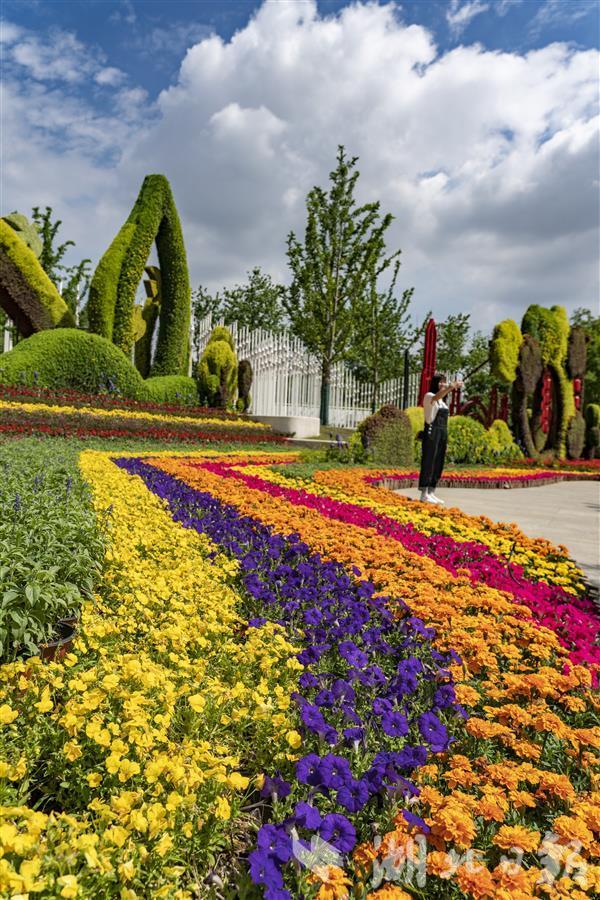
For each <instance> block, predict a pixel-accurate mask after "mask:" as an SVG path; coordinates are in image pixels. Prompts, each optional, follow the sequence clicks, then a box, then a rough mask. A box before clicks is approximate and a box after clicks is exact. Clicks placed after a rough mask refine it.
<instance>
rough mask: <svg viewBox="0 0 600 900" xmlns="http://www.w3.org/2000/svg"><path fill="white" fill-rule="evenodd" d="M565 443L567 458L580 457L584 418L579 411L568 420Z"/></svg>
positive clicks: (582, 443)
mask: <svg viewBox="0 0 600 900" xmlns="http://www.w3.org/2000/svg"><path fill="white" fill-rule="evenodd" d="M566 443H567V455H568V457H569V459H580V458H581V455H582V453H583V448H584V446H585V419H584V418H583V416H582V415H581V413H580V412H578V413H577V414H576V415H574V416H573V417H572V418H571V420H570V421H569V425H568V427H567V438H566Z"/></svg>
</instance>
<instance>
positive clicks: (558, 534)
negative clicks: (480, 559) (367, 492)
mask: <svg viewBox="0 0 600 900" xmlns="http://www.w3.org/2000/svg"><path fill="white" fill-rule="evenodd" d="M396 493H398V494H404V496H406V497H411V498H412V499H416V498H418V497H419V490H418V489H417V488H403V489H401V490H398V491H397V492H396ZM436 493H437V495H438V496H439V497H440V498H442V499H443V500H445V501H446V507H447V508H450V507H452V506H458V507H459V509H461V510H462V511H463V512H465V513H468V514H470V515H477V516H488V518H490V519H493V520H494V521H495V522H515V523H516V524H517V525H518V527H519V528H520V529H521V531H523V532H524V533H525V534H527V535H529V537H544V538H546V539H547V540H549V541H551V542H552V543H553V544H564V545H565V547H567V548H568V550H569V554H570V556H571V557H572V558H573V559H574V560H576V562H577V563H578V564H579V565H580V566H581V568H582V570H583V572H584V575H585V576H586V579H587V581H588V583H589V584H590V585H591V587H592V588H595V589H596V591H598V590H599V589H600V481H572V482H564V481H563V482H561V483H559V484H548V485H544V486H542V487H530V488H512V489H510V488H509V489H501V488H500V489H498V490H488V489H480V488H439V490H438V491H437V492H436Z"/></svg>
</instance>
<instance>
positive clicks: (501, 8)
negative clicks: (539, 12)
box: [493, 0, 523, 16]
mask: <svg viewBox="0 0 600 900" xmlns="http://www.w3.org/2000/svg"><path fill="white" fill-rule="evenodd" d="M521 3H523V0H494V3H493V9H494V12H495V13H496V15H498V16H505V15H506V14H507V12H509V10H510V9H511V8H512V7H513V6H520V5H521Z"/></svg>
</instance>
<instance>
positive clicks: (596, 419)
mask: <svg viewBox="0 0 600 900" xmlns="http://www.w3.org/2000/svg"><path fill="white" fill-rule="evenodd" d="M585 423H586V425H587V426H588V428H598V427H600V403H588V405H587V406H586V408H585Z"/></svg>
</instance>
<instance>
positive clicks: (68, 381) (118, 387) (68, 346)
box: [0, 328, 144, 400]
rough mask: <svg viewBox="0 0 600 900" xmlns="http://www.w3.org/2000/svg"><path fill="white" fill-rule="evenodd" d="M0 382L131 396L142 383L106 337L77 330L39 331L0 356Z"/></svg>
mask: <svg viewBox="0 0 600 900" xmlns="http://www.w3.org/2000/svg"><path fill="white" fill-rule="evenodd" d="M0 382H2V383H4V384H27V385H37V386H39V387H48V388H52V389H53V390H63V389H65V388H71V389H72V390H76V391H81V392H83V393H86V394H97V393H100V392H103V391H110V392H114V393H115V394H120V395H121V396H123V397H127V398H131V399H134V400H137V399H140V398H142V397H143V396H144V382H143V380H142V377H141V375H140V373H139V372H138V370H137V369H136V368H135V366H134V365H132V363H131V362H130V361H129V360H128V359H127V357H126V356H125V354H124V353H123V352H122V351H121V350H119V349H118V347H115V345H114V344H112V343H111V342H110V341H109V340H107V339H106V338H103V337H100V336H99V335H97V334H89V333H88V332H87V331H80V330H79V329H77V328H56V329H48V330H47V331H40V332H38V333H37V334H32V335H31V337H28V338H26V339H25V340H23V341H20V342H19V343H18V344H17V345H16V347H15V348H14V349H13V350H11V351H9V352H8V353H3V354H2V356H0Z"/></svg>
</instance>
